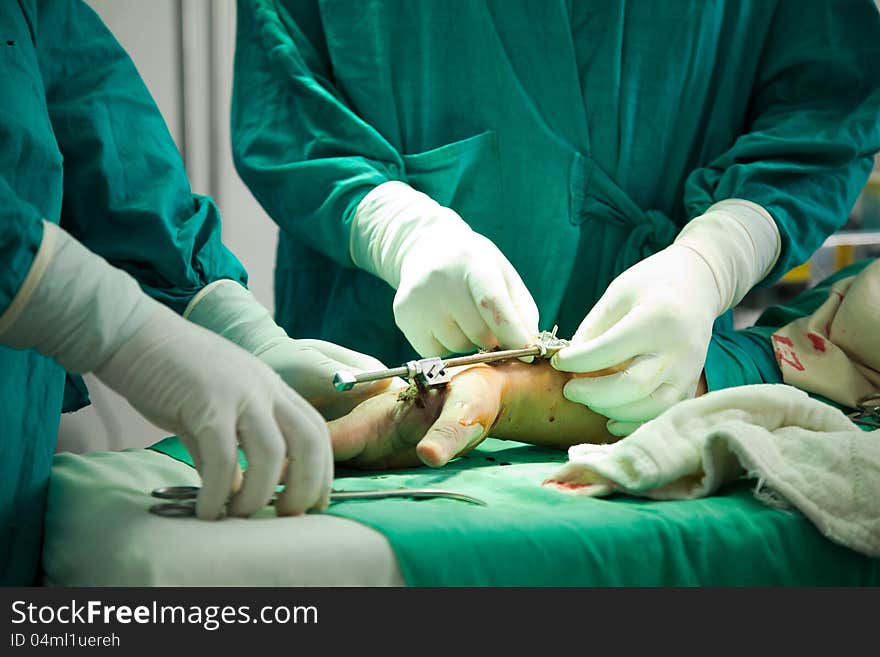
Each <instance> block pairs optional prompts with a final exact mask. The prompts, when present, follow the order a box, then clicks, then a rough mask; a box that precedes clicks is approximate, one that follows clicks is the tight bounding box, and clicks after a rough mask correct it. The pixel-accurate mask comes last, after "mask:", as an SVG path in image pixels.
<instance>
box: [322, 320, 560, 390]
mask: <svg viewBox="0 0 880 657" xmlns="http://www.w3.org/2000/svg"><path fill="white" fill-rule="evenodd" d="M556 330H557V327H556V326H554V327H553V330H552V331H541V332H540V333H539V334H538V335H537V336H536V337H535V342H534V344H533V345H532V346H530V347H523V348H522V349H506V350H500V351H480V352H477V353H475V354H471V355H470V356H455V357H454V358H439V357H434V358H422V359H420V360H411V361H409V362H407V363H406V364H405V365H401V366H400V367H393V368H391V369H387V370H376V371H373V372H360V373H358V374H354V373H353V372H348V371H345V370H342V371H339V372H336V374H335V375H334V377H333V387H334V388H336V389H337V390H339V391H340V392H343V391H345V390H351V389H352V388H353V387H354V386H355V384H357V383H366V382H368V381H379V380H381V379H391V378H394V377H398V376H399V377H402V378H404V379H407V380H409V381H412V382H415V384H416V385H418V386H419V387H423V388H433V387H437V386H442V385H445V384H447V383H449V381H450V376H449V373H448V371H447V370H448V368H450V367H458V366H460V365H474V364H476V363H493V362H496V361H499V360H508V359H510V358H524V357H527V356H534V357H536V358H550V357H551V356H553V354H555V353H556V352H557V351H559V350H560V349H562V348H563V347H567V346H568V345H569V342H568V340H563V339H562V338H557V337H556Z"/></svg>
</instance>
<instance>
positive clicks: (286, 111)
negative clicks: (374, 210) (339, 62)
mask: <svg viewBox="0 0 880 657" xmlns="http://www.w3.org/2000/svg"><path fill="white" fill-rule="evenodd" d="M289 4H290V10H291V11H296V12H298V14H297V15H296V16H295V17H294V16H292V15H291V14H289V13H288V11H287V9H286V8H285V7H284V6H281V4H280V3H276V2H269V1H266V0H242V1H241V2H239V3H238V23H237V26H236V46H235V69H234V82H233V97H232V152H233V157H234V159H235V165H236V168H237V170H238V172H239V175H240V176H241V177H242V179H243V180H244V181H245V183H246V184H247V185H248V187H249V188H250V189H251V191H252V192H253V194H254V196H255V197H256V198H257V200H258V201H259V202H260V204H261V205H262V206H263V208H265V210H266V212H268V214H269V215H270V216H271V217H272V218H273V220H274V221H275V222H276V223H278V225H279V226H280V227H281V228H282V229H283V230H285V231H287V232H288V233H289V234H291V235H295V236H296V237H297V239H298V240H301V241H302V242H303V243H304V244H307V245H308V246H310V247H311V248H313V249H315V250H317V251H319V252H321V253H323V254H325V255H326V256H328V257H330V258H332V259H333V260H335V261H337V262H338V263H340V264H341V265H343V266H353V263H352V261H351V256H350V254H349V241H350V239H349V231H350V225H351V219H352V217H353V215H354V211H355V209H356V208H357V205H358V203H360V201H361V200H362V199H363V197H364V196H366V194H367V193H368V192H369V191H370V190H371V189H373V188H374V187H376V186H377V185H380V184H382V183H384V182H387V181H389V180H405V177H404V173H403V172H404V168H403V161H402V159H401V156H400V154H399V153H398V152H397V151H396V150H395V149H394V148H393V147H392V146H391V144H389V143H388V141H386V140H385V139H384V138H383V137H382V136H381V135H380V134H379V133H378V132H377V131H376V130H375V129H374V128H373V127H371V126H370V125H369V124H367V123H366V122H364V121H363V120H361V119H360V118H359V117H358V116H357V115H356V114H355V112H354V111H353V110H352V109H351V108H350V107H349V105H348V104H347V102H346V99H345V98H344V96H343V94H342V93H341V92H340V91H339V90H338V89H336V88H335V87H334V81H333V74H332V70H331V67H330V65H329V57H328V55H327V52H326V46H325V44H324V42H323V37H322V36H321V30H320V29H319V17H318V15H317V11H318V10H317V3H311V2H304V3H289ZM312 28H314V29H312Z"/></svg>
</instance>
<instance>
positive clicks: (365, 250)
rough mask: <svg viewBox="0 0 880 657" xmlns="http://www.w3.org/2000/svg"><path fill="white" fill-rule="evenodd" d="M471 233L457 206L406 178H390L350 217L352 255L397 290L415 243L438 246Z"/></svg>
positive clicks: (359, 265) (372, 192) (361, 264)
mask: <svg viewBox="0 0 880 657" xmlns="http://www.w3.org/2000/svg"><path fill="white" fill-rule="evenodd" d="M472 234H474V233H473V231H472V230H471V228H470V226H468V224H467V222H465V221H464V219H462V218H461V217H460V216H459V215H458V214H457V213H456V212H455V211H454V210H451V209H449V208H447V207H444V206H442V205H440V204H439V203H437V202H436V201H434V200H433V199H432V198H431V197H429V196H428V195H427V194H423V193H422V192H419V191H416V190H415V189H413V188H412V187H410V186H409V185H407V184H406V183H402V182H399V181H389V182H386V183H382V184H381V185H379V186H378V187H376V188H375V189H373V190H372V191H371V192H370V193H369V194H367V195H366V196H365V197H364V198H363V200H362V201H361V202H360V203H359V204H358V207H357V210H356V211H355V213H354V218H353V219H352V227H351V242H350V251H351V259H352V261H353V262H354V263H355V265H356V266H358V267H360V268H361V269H365V270H367V271H369V272H370V273H371V274H374V275H375V276H378V277H379V278H381V279H383V280H384V281H386V282H387V283H388V284H389V285H391V287H393V288H394V289H397V288H398V287H399V286H400V279H401V272H402V270H403V267H404V263H405V261H406V260H407V258H408V256H409V255H410V254H411V253H412V252H413V251H414V250H415V248H416V247H417V246H419V245H422V246H434V247H436V246H437V245H438V244H444V243H447V242H449V241H450V240H454V241H455V242H458V241H459V240H460V239H464V236H465V235H472Z"/></svg>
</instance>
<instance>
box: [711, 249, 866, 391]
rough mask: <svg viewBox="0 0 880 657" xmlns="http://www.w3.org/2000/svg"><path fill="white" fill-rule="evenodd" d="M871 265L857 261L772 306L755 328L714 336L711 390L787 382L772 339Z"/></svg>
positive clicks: (759, 319)
mask: <svg viewBox="0 0 880 657" xmlns="http://www.w3.org/2000/svg"><path fill="white" fill-rule="evenodd" d="M871 262H873V260H871V259H867V260H860V261H858V262H854V263H853V264H851V265H849V266H847V267H844V268H843V269H841V270H839V271H837V272H835V273H834V274H832V275H831V276H829V277H828V278H826V279H824V280H823V281H821V282H820V283H817V284H816V286H815V287H813V288H811V289H809V290H807V291H805V292H802V293H801V294H798V295H797V296H796V297H795V298H794V299H792V300H791V301H788V302H786V303H781V304H776V305H773V306H769V307H768V308H767V309H766V310H765V311H764V312H762V313H761V315H760V317H758V319H757V320H756V321H755V324H754V326H750V327H748V328H746V329H741V330H737V331H718V332H716V333H714V334H713V335H712V340H711V341H710V343H709V351H708V353H707V354H706V365H705V373H706V384H707V387H708V389H709V391H712V390H721V389H722V388H732V387H734V386H744V385H751V384H754V383H783V380H782V372H781V371H780V370H779V366H778V365H777V364H776V356H775V354H774V352H773V346H772V345H771V343H770V336H772V335H773V333H775V332H776V331H778V330H779V329H780V328H782V327H783V326H785V325H787V324H790V323H791V322H793V321H795V320H797V319H800V318H801V317H806V316H807V315H811V314H813V313H814V312H815V311H816V310H817V309H818V308H819V306H821V305H822V304H823V303H825V301H826V300H827V299H828V294H829V291H830V289H831V286H832V285H834V284H835V283H836V282H837V281H839V280H840V279H841V278H847V277H849V276H856V275H857V274H858V273H859V272H860V271H862V270H863V269H864V268H865V267H867V266H868V265H869V264H870V263H871ZM822 399H823V401H827V400H825V399H824V398H822Z"/></svg>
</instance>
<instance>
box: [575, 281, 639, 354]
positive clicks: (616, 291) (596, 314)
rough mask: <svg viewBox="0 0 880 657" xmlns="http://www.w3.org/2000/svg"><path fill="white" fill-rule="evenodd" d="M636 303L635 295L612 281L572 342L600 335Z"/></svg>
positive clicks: (579, 327)
mask: <svg viewBox="0 0 880 657" xmlns="http://www.w3.org/2000/svg"><path fill="white" fill-rule="evenodd" d="M634 304H635V297H634V295H633V294H632V293H631V292H629V291H623V288H622V286H620V285H615V284H614V282H612V283H611V285H609V286H608V289H606V290H605V293H604V294H603V295H602V296H601V297H600V298H599V300H598V301H597V302H596V303H595V304H594V305H593V307H592V308H591V309H590V312H588V313H587V316H586V317H584V319H583V321H582V322H581V323H580V325H579V326H578V327H577V330H575V332H574V335H572V337H571V340H572V342H587V341H588V340H593V339H594V338H597V337H599V336H600V335H602V334H603V333H605V332H606V331H607V330H608V329H610V328H611V327H612V326H614V325H615V324H617V322H619V321H620V320H621V319H623V317H624V316H625V315H626V314H627V313H628V312H630V311H631V310H632V309H633V305H634Z"/></svg>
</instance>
